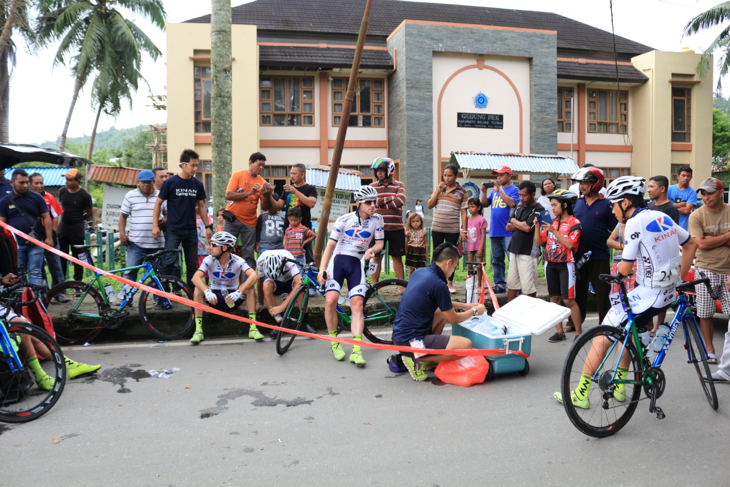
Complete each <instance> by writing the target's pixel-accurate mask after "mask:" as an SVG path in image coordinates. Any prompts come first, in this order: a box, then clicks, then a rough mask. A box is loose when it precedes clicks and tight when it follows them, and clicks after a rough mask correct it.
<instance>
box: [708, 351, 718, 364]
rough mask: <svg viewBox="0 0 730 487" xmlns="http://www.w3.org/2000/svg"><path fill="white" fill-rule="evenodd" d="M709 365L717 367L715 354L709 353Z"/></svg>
mask: <svg viewBox="0 0 730 487" xmlns="http://www.w3.org/2000/svg"><path fill="white" fill-rule="evenodd" d="M707 363H708V364H710V365H717V356H716V355H715V354H714V353H708V354H707Z"/></svg>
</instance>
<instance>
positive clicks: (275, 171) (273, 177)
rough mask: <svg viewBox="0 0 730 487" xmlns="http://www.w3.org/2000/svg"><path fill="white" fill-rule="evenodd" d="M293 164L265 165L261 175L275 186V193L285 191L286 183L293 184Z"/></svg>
mask: <svg viewBox="0 0 730 487" xmlns="http://www.w3.org/2000/svg"><path fill="white" fill-rule="evenodd" d="M290 173H291V166H265V167H264V168H263V170H262V171H261V177H262V178H264V180H266V182H267V183H269V184H270V185H272V186H273V187H274V193H276V194H281V193H283V192H284V185H285V184H291V177H289V174H290Z"/></svg>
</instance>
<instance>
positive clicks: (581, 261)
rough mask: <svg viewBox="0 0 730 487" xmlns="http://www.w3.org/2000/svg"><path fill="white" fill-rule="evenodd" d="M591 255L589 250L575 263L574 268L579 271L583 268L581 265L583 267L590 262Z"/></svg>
mask: <svg viewBox="0 0 730 487" xmlns="http://www.w3.org/2000/svg"><path fill="white" fill-rule="evenodd" d="M592 254H593V252H591V251H590V250H589V251H588V252H586V253H585V254H583V255H582V256H581V258H580V259H578V260H577V261H576V263H575V268H576V269H580V268H581V267H583V265H585V263H586V262H588V260H590V258H591V255H592Z"/></svg>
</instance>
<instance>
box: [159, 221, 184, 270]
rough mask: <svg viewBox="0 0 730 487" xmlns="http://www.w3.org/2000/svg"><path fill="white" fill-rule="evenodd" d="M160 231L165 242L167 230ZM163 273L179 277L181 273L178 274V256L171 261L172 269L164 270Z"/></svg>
mask: <svg viewBox="0 0 730 487" xmlns="http://www.w3.org/2000/svg"><path fill="white" fill-rule="evenodd" d="M162 233H163V235H164V236H165V242H167V239H168V238H169V237H168V236H167V230H165V231H164V232H162ZM164 248H167V247H164ZM165 274H166V275H168V276H172V277H181V274H180V259H179V258H177V257H176V258H175V260H174V261H173V266H172V271H171V272H166V273H165Z"/></svg>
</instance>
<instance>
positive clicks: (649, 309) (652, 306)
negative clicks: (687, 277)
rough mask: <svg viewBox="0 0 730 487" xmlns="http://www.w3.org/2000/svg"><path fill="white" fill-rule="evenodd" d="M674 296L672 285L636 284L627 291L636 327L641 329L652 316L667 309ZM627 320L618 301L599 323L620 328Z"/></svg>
mask: <svg viewBox="0 0 730 487" xmlns="http://www.w3.org/2000/svg"><path fill="white" fill-rule="evenodd" d="M676 297H677V291H676V290H675V289H674V288H673V287H670V288H668V289H652V288H648V287H644V286H636V287H635V288H634V289H633V290H632V291H631V292H629V304H630V305H631V311H632V312H633V313H634V316H636V328H637V329H638V330H639V331H641V329H642V328H643V327H644V326H645V325H646V324H648V323H649V322H650V321H651V319H652V318H653V317H655V316H657V315H659V314H661V313H662V312H664V311H666V310H667V309H669V307H670V306H671V304H672V302H673V301H674V299H675V298H676ZM627 321H628V316H627V314H626V311H624V309H623V306H622V305H621V304H620V303H619V304H617V305H616V306H614V307H613V308H611V309H610V310H608V313H606V317H605V318H603V322H602V323H601V324H602V325H609V326H614V327H616V328H621V327H623V326H624V325H625V324H626V322H627Z"/></svg>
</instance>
